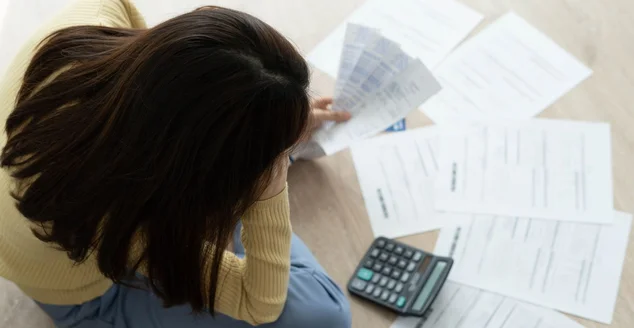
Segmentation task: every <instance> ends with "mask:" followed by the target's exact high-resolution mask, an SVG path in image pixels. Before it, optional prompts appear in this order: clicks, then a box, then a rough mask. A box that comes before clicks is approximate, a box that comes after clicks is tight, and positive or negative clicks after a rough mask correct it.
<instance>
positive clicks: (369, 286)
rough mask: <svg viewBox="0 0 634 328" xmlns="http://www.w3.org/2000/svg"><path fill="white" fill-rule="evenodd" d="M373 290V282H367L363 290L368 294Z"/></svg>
mask: <svg viewBox="0 0 634 328" xmlns="http://www.w3.org/2000/svg"><path fill="white" fill-rule="evenodd" d="M373 290H374V285H373V284H368V287H366V288H365V292H366V293H368V294H371V293H372V291H373Z"/></svg>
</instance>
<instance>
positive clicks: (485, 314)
mask: <svg viewBox="0 0 634 328" xmlns="http://www.w3.org/2000/svg"><path fill="white" fill-rule="evenodd" d="M432 308H433V309H434V310H433V312H432V313H431V314H430V315H429V317H428V318H427V320H425V321H424V322H421V319H420V318H416V317H399V318H398V319H397V320H396V321H395V322H394V323H393V324H392V326H391V328H582V327H583V326H582V325H581V324H579V323H577V322H576V321H574V320H572V319H570V318H568V317H566V316H565V315H563V314H561V313H558V312H556V311H553V310H550V309H546V308H542V307H539V306H535V305H532V304H529V303H526V302H521V301H518V300H516V299H513V298H509V297H504V296H502V295H499V294H495V293H491V292H487V291H484V290H481V289H477V288H473V287H469V286H465V285H462V284H458V283H454V282H450V281H447V282H446V283H445V285H444V286H443V289H442V290H441V291H440V294H438V298H436V300H435V302H434V305H433V306H432Z"/></svg>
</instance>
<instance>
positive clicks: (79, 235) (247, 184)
mask: <svg viewBox="0 0 634 328" xmlns="http://www.w3.org/2000/svg"><path fill="white" fill-rule="evenodd" d="M308 83H309V71H308V68H307V65H306V63H305V61H304V59H303V58H302V57H301V56H300V55H299V54H298V52H297V51H296V50H295V49H294V47H293V46H292V45H291V44H290V43H289V42H288V41H287V40H286V39H285V38H284V37H282V36H281V35H280V34H279V33H277V32H276V31H275V30H274V29H273V28H272V27H270V26H268V25H267V24H265V23H263V22H261V21H260V20H258V19H256V18H254V17H252V16H250V15H247V14H245V13H241V12H238V11H233V10H229V9H223V8H210V9H209V10H197V11H194V12H191V13H187V14H184V15H181V16H178V17H176V18H173V19H171V20H169V21H167V22H164V23H163V24H160V25H158V26H156V27H154V28H151V29H143V30H134V29H122V28H109V27H97V26H77V27H71V28H66V29H63V30H60V31H57V32H55V33H53V34H52V35H50V36H49V37H48V38H47V39H46V40H44V41H43V43H42V45H41V47H40V49H39V50H38V51H37V53H36V54H35V56H34V58H33V60H32V62H31V63H30V65H29V67H28V69H27V71H26V74H25V76H24V83H23V85H22V87H21V89H20V91H19V95H18V98H17V105H16V107H15V110H14V111H13V112H12V114H11V115H10V116H9V118H8V120H7V122H6V131H7V134H8V136H9V140H8V142H7V144H6V146H5V147H4V149H3V151H2V158H1V159H2V162H1V163H2V166H3V167H5V168H8V169H9V170H10V172H11V174H12V176H13V177H14V178H15V179H16V181H17V185H16V188H15V190H14V193H13V196H14V197H15V199H16V200H17V207H18V209H19V210H20V212H21V213H22V214H23V215H24V216H25V217H26V218H28V219H29V220H30V221H32V222H34V223H37V224H39V225H41V227H42V228H43V229H39V228H38V229H36V230H34V232H35V233H36V235H37V236H38V238H40V239H41V240H43V241H46V242H50V243H54V244H57V245H59V246H60V247H61V248H62V249H63V250H65V251H67V253H68V256H69V257H70V258H71V259H72V260H74V261H76V262H77V263H81V262H82V261H85V260H86V258H87V257H88V256H91V254H93V252H94V256H96V258H97V262H98V265H99V269H100V270H101V272H102V273H103V274H104V275H105V276H107V277H109V278H110V279H112V280H113V281H115V282H118V283H121V282H123V281H125V279H127V278H128V277H130V275H131V274H132V273H133V272H134V271H135V270H137V269H138V268H139V266H140V265H143V266H144V267H146V268H147V272H148V274H149V277H148V278H149V282H150V286H151V288H152V290H153V291H154V292H155V293H156V294H157V295H158V296H159V297H161V298H162V299H163V300H164V302H165V305H166V306H170V305H176V304H185V303H188V304H190V305H191V306H192V308H193V310H194V311H195V312H200V311H202V310H203V309H204V308H205V307H207V306H208V307H209V309H210V310H211V311H212V313H213V308H214V296H215V294H216V288H217V286H216V285H217V280H218V272H219V264H220V261H221V259H222V250H223V249H225V248H226V246H227V244H228V241H229V238H230V236H231V235H232V232H233V230H234V228H235V226H236V224H237V221H238V220H239V218H240V216H241V215H242V214H243V213H244V212H245V210H246V209H247V208H248V207H249V206H250V205H252V204H253V203H254V201H255V200H256V199H257V198H258V197H259V195H260V194H261V192H262V191H263V188H264V187H265V186H266V185H267V184H268V181H269V179H270V174H271V169H272V166H273V164H274V162H275V161H276V160H277V159H279V158H280V156H285V155H286V152H287V150H289V148H291V147H293V146H294V145H295V144H296V143H297V142H298V140H299V139H300V138H301V136H302V134H303V133H304V131H305V129H306V126H307V120H308V115H309V111H310V106H309V98H308V91H307V88H308ZM137 239H138V240H140V241H142V243H141V244H142V247H141V250H140V257H136V258H135V257H134V253H135V252H133V251H132V248H133V246H134V241H135V240H137ZM208 245H214V247H208ZM214 250H218V251H214ZM131 261H132V262H131ZM131 263H132V264H131ZM208 268H211V270H210V271H209V270H206V269H208ZM205 274H208V275H209V276H203V275H205ZM207 279H209V281H210V282H211V287H210V290H203V281H205V280H207Z"/></svg>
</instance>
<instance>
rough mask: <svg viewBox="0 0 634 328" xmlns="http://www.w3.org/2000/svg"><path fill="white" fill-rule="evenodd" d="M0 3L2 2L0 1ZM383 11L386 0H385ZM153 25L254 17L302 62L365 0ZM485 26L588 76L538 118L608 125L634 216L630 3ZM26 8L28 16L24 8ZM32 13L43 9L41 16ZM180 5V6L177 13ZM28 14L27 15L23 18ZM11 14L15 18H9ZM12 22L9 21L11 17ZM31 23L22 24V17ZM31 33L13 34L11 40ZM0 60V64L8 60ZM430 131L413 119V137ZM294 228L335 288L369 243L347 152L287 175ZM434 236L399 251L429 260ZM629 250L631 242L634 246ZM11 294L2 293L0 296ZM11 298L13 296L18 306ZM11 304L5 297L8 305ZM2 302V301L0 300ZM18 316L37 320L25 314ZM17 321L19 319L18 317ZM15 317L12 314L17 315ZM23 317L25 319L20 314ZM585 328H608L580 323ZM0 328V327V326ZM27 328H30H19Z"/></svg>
mask: <svg viewBox="0 0 634 328" xmlns="http://www.w3.org/2000/svg"><path fill="white" fill-rule="evenodd" d="M0 1H3V0H0ZM11 1H14V2H16V3H17V2H19V3H22V4H24V7H25V8H26V7H28V8H39V9H37V10H35V11H34V10H33V9H28V8H26V9H24V11H23V12H24V13H25V14H24V16H20V17H19V19H18V20H16V21H18V22H22V23H23V24H24V25H25V26H27V25H28V23H25V22H29V20H31V21H33V22H37V21H40V20H41V19H42V18H45V17H44V16H46V15H49V14H50V13H51V10H49V9H47V8H50V7H55V6H56V5H57V4H61V3H65V2H67V1H68V0H29V1H20V0H11ZM386 1H389V0H386ZM135 2H137V3H138V6H139V8H140V9H141V11H142V12H143V13H144V14H145V15H146V16H147V18H148V22H149V23H156V22H159V21H161V20H162V19H164V18H167V17H170V16H172V15H173V14H175V13H179V12H182V11H183V10H184V9H186V8H193V7H196V6H200V5H203V4H204V5H210V4H220V5H224V6H228V7H232V8H236V9H241V10H245V11H248V12H251V13H253V14H255V15H257V16H258V17H260V18H262V19H264V20H265V21H267V22H269V23H270V24H271V25H273V26H275V27H276V28H278V29H279V30H280V31H282V32H283V33H284V34H285V35H287V36H288V37H289V38H291V39H292V40H293V41H294V42H295V43H296V44H297V45H298V46H299V47H300V48H301V49H302V50H303V51H304V52H306V53H308V51H310V49H312V48H313V47H314V46H315V45H316V44H317V43H318V42H319V41H320V40H321V39H322V38H324V37H325V36H326V35H327V34H328V33H329V31H331V30H332V29H333V28H334V27H335V26H337V24H339V23H340V22H341V21H342V20H343V19H344V18H345V17H346V16H347V15H348V14H349V13H351V12H352V11H353V10H354V8H355V7H357V6H358V5H359V4H361V3H362V2H363V0H319V1H306V0H304V1H298V0H267V1H254V0H223V1H207V0H178V1H177V0H136V1H135ZM462 2H464V3H466V4H468V5H469V6H471V7H472V8H473V9H475V10H477V11H479V12H481V13H483V14H484V15H485V16H486V18H485V21H484V22H483V23H482V24H481V25H480V27H482V26H485V25H486V24H487V23H489V22H491V21H492V20H494V19H495V18H497V17H499V16H500V15H502V14H503V13H505V12H507V11H508V10H513V11H515V12H516V13H518V14H519V15H520V16H522V17H524V18H525V19H526V20H527V21H529V22H530V23H531V24H533V25H534V26H536V27H537V28H538V29H540V30H541V31H542V32H544V33H546V34H547V35H549V36H550V37H551V38H552V39H554V40H555V41H556V42H557V43H558V44H560V45H561V46H563V47H564V48H565V49H567V50H568V51H569V52H571V53H572V54H574V55H575V56H576V57H577V58H578V59H580V60H581V61H582V62H583V63H585V64H586V65H587V66H589V67H590V68H592V69H593V70H594V74H593V75H592V77H591V78H590V79H589V80H587V81H585V82H583V83H582V84H581V85H580V86H579V87H577V88H575V89H574V90H573V91H572V92H570V93H568V94H567V95H565V96H564V97H563V98H562V99H560V100H559V101H558V102H557V103H556V104H555V105H553V106H552V107H550V108H549V109H547V110H546V111H545V112H544V113H542V115H541V116H543V117H557V118H569V119H576V120H589V121H607V122H610V123H611V124H612V142H613V149H612V150H613V162H614V185H615V207H616V208H617V209H619V210H624V211H627V212H630V213H632V212H634V175H633V174H632V173H631V172H630V171H631V170H632V169H634V128H632V125H634V60H633V59H632V58H634V1H633V0H462ZM27 3H28V6H27V5H26V4H27ZM35 3H38V4H41V5H42V6H38V5H36V4H35ZM176 3H178V4H176ZM26 13H28V15H27V14H26ZM9 14H10V15H11V14H12V13H11V12H10V13H9ZM13 14H15V13H13ZM27 16H28V17H27ZM28 31H29V28H24V27H16V26H14V28H13V32H12V33H13V34H14V37H16V38H17V37H19V36H20V35H21V34H23V33H25V32H28ZM6 41H7V40H6V39H5V40H2V41H1V42H3V46H2V48H3V51H2V53H0V60H2V59H3V57H6V56H9V55H10V52H4V42H6ZM332 87H333V80H332V79H331V78H329V77H327V76H325V75H324V74H321V73H319V72H315V74H314V78H313V90H314V94H315V95H317V96H319V95H331V92H332ZM430 123H431V122H430V121H429V120H428V119H427V118H426V117H424V115H422V114H421V113H419V112H417V111H416V112H415V113H413V114H412V115H411V117H410V118H409V121H408V125H409V126H410V127H413V126H423V125H427V124H430ZM289 183H290V186H291V195H290V197H291V204H292V215H293V226H294V230H295V232H296V233H297V234H299V235H300V236H301V237H302V238H303V240H304V241H305V242H306V243H307V244H308V245H309V246H310V247H311V249H312V250H313V252H314V253H315V255H316V256H317V258H318V259H319V260H320V262H321V263H322V264H323V266H324V267H325V268H326V269H327V271H328V272H329V273H330V274H331V275H332V277H333V278H334V279H335V281H337V282H338V283H339V284H340V285H341V286H345V283H346V282H347V279H348V278H349V277H350V275H351V274H352V273H353V270H354V268H355V265H356V263H357V262H358V261H359V259H360V257H361V256H362V254H363V252H364V251H365V250H366V248H367V247H368V245H369V244H370V242H371V241H372V239H373V236H372V232H371V230H370V225H369V222H368V217H367V214H366V211H365V209H364V204H363V199H362V197H361V193H360V190H359V185H358V182H357V178H356V175H355V171H354V167H353V165H352V160H351V157H350V154H349V152H348V151H344V152H341V153H339V154H337V155H334V156H331V157H328V158H323V159H320V160H316V161H313V162H302V163H297V164H295V165H293V167H292V168H291V171H290V174H289ZM436 236H437V234H436V233H427V234H422V235H417V236H412V237H409V238H404V239H403V241H405V242H407V243H410V244H412V245H415V246H419V247H422V248H424V249H427V250H432V249H433V245H434V242H435V239H436ZM631 240H634V238H632V239H631ZM3 292H4V293H5V296H6V293H7V290H6V289H5V290H3V288H2V284H0V295H2V293H3ZM16 297H17V296H16ZM9 298H10V297H7V300H8V299H9ZM0 301H2V300H1V299H0ZM12 302H13V301H12ZM351 305H352V311H353V320H354V321H353V322H354V323H353V326H354V327H359V328H386V327H389V325H390V324H391V322H392V320H393V319H394V316H393V315H391V314H390V313H387V312H385V311H383V310H381V309H379V308H377V307H374V306H372V305H369V304H367V303H364V302H360V301H358V300H357V299H354V298H351ZM23 310H24V311H36V310H35V309H32V308H30V307H29V308H28V309H27V308H25V309H23ZM15 311H20V309H19V308H17V309H15ZM14 314H15V313H14ZM26 315H27V316H28V313H27V314H26ZM579 321H580V322H581V323H583V324H584V325H585V326H586V327H607V326H604V325H600V324H597V323H594V322H589V321H584V320H579ZM0 322H1V320H0ZM24 327H34V326H33V325H25V326H24ZM610 327H616V328H626V327H628V328H629V327H634V242H632V241H631V242H630V245H629V248H628V257H627V258H626V260H625V269H624V271H623V278H622V281H621V289H620V293H619V298H618V301H617V305H616V313H615V316H614V322H613V324H612V325H611V326H610Z"/></svg>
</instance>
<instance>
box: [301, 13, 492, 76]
mask: <svg viewBox="0 0 634 328" xmlns="http://www.w3.org/2000/svg"><path fill="white" fill-rule="evenodd" d="M481 20H482V15H481V14H479V13H477V12H475V11H474V10H472V9H471V8H469V7H467V6H465V5H463V4H461V3H460V2H457V1H454V0H394V1H382V0H369V1H367V2H365V3H364V4H362V5H361V7H359V8H358V9H357V10H356V11H355V12H354V13H353V14H352V15H350V16H349V17H348V18H347V19H346V20H345V21H344V22H342V23H341V24H340V25H339V26H338V27H337V28H336V29H335V30H334V31H333V32H332V34H330V35H329V36H328V37H327V38H326V39H324V40H323V41H322V42H321V43H320V44H318V45H317V46H316V47H315V49H314V50H313V51H312V52H311V53H310V54H309V55H308V60H309V61H310V62H311V63H312V64H314V65H315V66H316V67H317V68H319V69H321V70H322V71H324V72H326V73H328V74H330V75H331V76H333V77H334V76H337V75H338V69H339V63H340V61H341V58H340V56H341V51H342V48H343V45H344V39H345V34H346V26H347V24H348V23H356V24H359V25H365V26H371V27H373V28H376V29H377V30H379V32H380V33H381V34H382V35H383V36H385V37H387V38H388V39H390V40H393V41H394V42H396V43H398V44H400V45H401V47H402V48H403V50H404V51H405V52H406V53H407V54H409V56H411V57H414V58H418V59H420V60H421V61H422V62H423V63H424V64H425V65H426V66H427V67H430V68H433V67H435V66H437V65H438V64H439V63H440V62H441V61H442V60H443V59H444V58H445V57H446V56H447V55H448V54H449V52H450V51H451V50H452V49H453V48H454V47H456V46H457V45H458V43H460V41H462V40H463V39H464V38H465V37H466V36H467V35H468V34H469V32H471V30H473V29H474V28H475V27H476V26H477V25H478V23H479V22H480V21H481Z"/></svg>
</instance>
